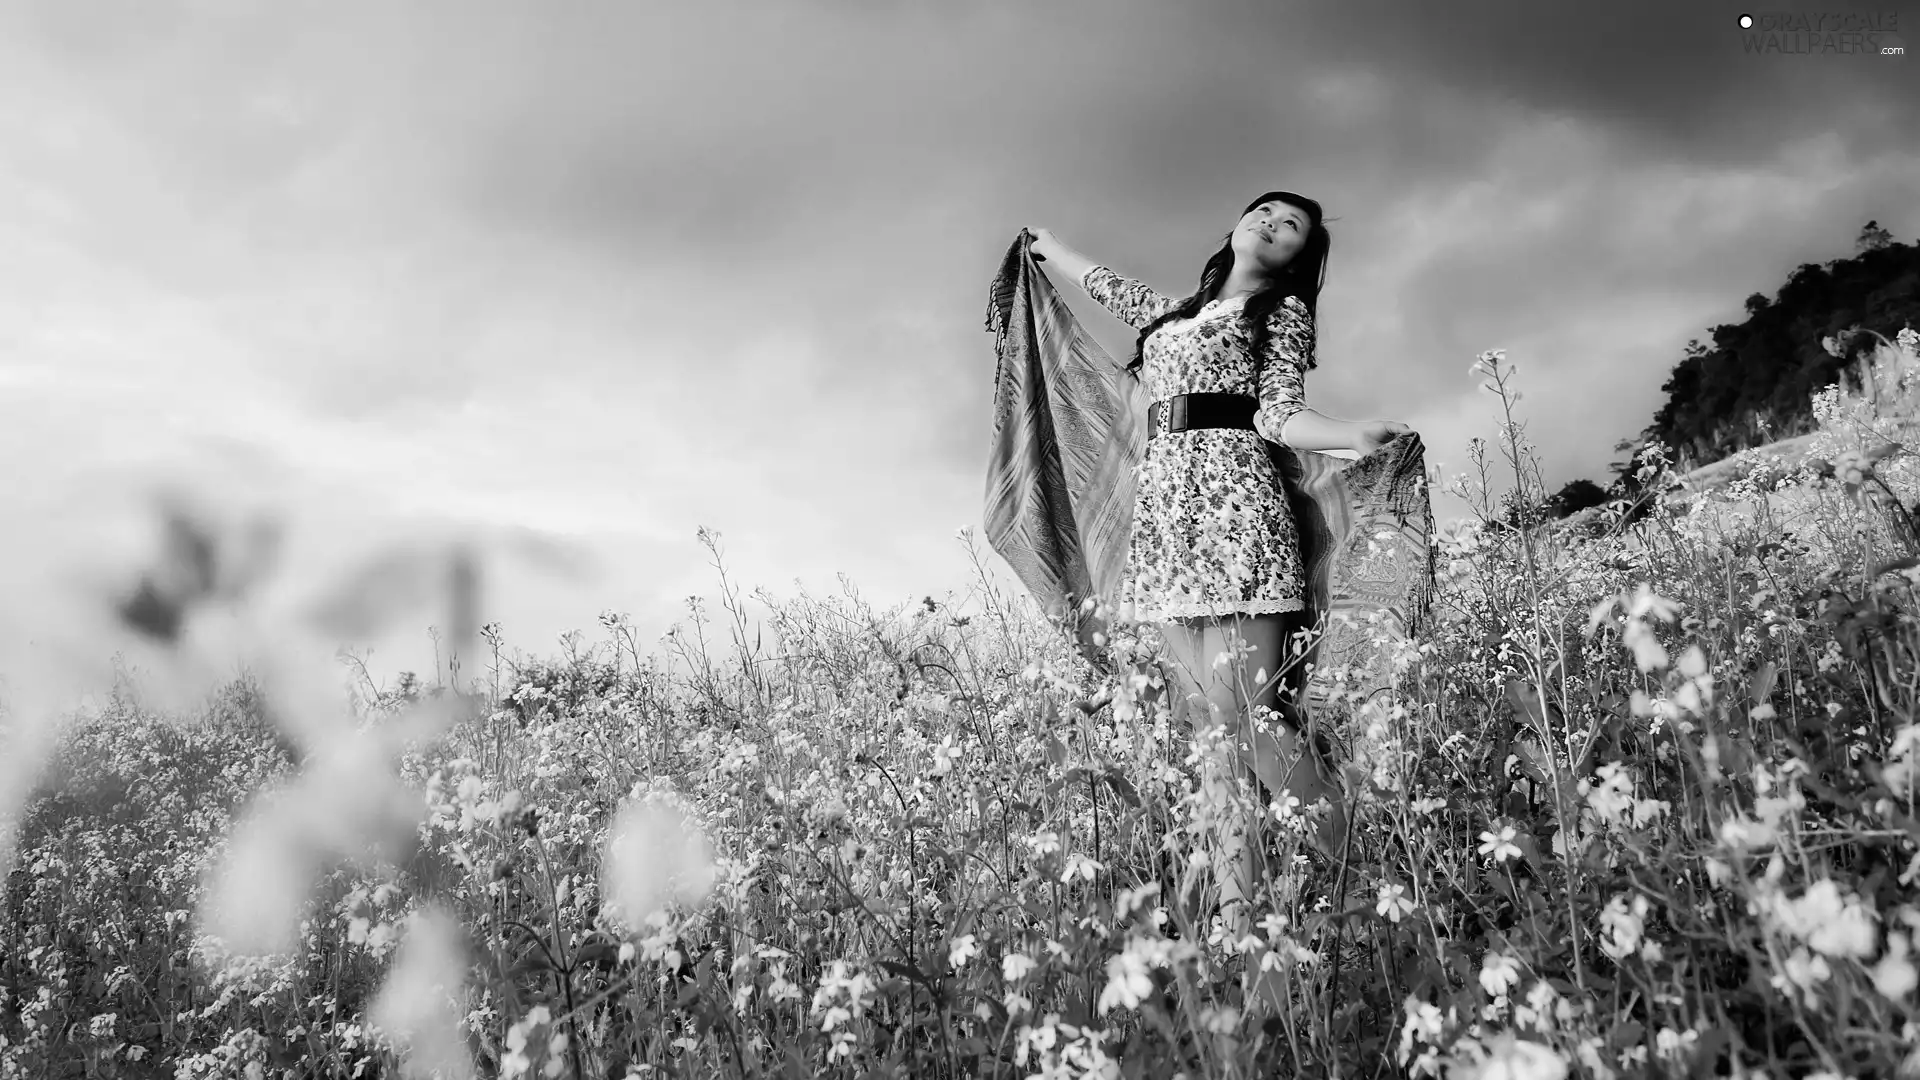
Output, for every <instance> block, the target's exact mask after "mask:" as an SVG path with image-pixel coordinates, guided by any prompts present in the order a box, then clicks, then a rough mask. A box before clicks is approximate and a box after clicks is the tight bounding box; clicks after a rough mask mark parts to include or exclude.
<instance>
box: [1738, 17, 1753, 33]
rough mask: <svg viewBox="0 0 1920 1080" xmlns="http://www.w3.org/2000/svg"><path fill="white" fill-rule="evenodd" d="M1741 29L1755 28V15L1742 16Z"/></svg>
mask: <svg viewBox="0 0 1920 1080" xmlns="http://www.w3.org/2000/svg"><path fill="white" fill-rule="evenodd" d="M1740 29H1742V30H1751V29H1753V16H1751V15H1742V16H1740Z"/></svg>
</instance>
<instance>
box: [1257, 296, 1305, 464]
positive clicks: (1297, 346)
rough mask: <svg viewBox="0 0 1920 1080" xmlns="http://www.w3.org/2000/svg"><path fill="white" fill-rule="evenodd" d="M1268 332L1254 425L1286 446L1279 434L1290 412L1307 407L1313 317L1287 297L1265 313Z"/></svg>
mask: <svg viewBox="0 0 1920 1080" xmlns="http://www.w3.org/2000/svg"><path fill="white" fill-rule="evenodd" d="M1267 331H1268V333H1269V334H1270V335H1271V337H1270V339H1269V340H1268V343H1267V351H1266V355H1265V356H1263V357H1261V364H1260V408H1259V410H1258V411H1257V412H1255V413H1254V415H1253V426H1254V429H1255V430H1256V431H1258V432H1259V433H1260V437H1261V438H1263V439H1266V440H1267V441H1269V442H1277V443H1280V444H1281V445H1283V446H1284V445H1286V441H1285V440H1284V439H1282V438H1281V437H1280V433H1281V432H1282V431H1284V430H1286V426H1287V421H1288V420H1291V419H1292V418H1293V414H1294V413H1297V412H1299V411H1300V410H1302V409H1304V408H1306V407H1307V391H1306V383H1305V375H1306V370H1307V359H1308V358H1309V357H1311V356H1312V355H1313V345H1314V330H1313V316H1311V315H1309V314H1307V309H1306V305H1304V304H1302V303H1301V302H1300V300H1299V298H1298V297H1293V296H1289V297H1287V298H1286V300H1285V301H1283V302H1282V303H1281V305H1280V306H1279V307H1277V308H1275V309H1273V314H1271V315H1269V316H1267Z"/></svg>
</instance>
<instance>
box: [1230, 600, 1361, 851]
mask: <svg viewBox="0 0 1920 1080" xmlns="http://www.w3.org/2000/svg"><path fill="white" fill-rule="evenodd" d="M1300 625H1301V619H1300V617H1299V616H1298V615H1297V614H1291V613H1289V614H1279V615H1251V616H1244V617H1242V619H1241V620H1240V626H1239V632H1240V635H1241V637H1242V638H1244V639H1245V640H1246V642H1247V643H1248V644H1249V645H1250V646H1252V648H1251V649H1250V651H1248V653H1247V654H1246V659H1245V661H1244V666H1243V667H1242V669H1241V672H1242V674H1241V679H1242V682H1241V683H1240V684H1239V688H1240V691H1241V692H1242V693H1244V694H1245V695H1246V696H1245V699H1244V702H1243V704H1242V705H1241V706H1240V708H1239V715H1240V716H1242V717H1248V718H1250V717H1252V716H1253V715H1254V711H1253V709H1252V706H1255V705H1259V706H1264V707H1266V708H1267V709H1271V710H1273V714H1274V717H1275V719H1276V720H1277V721H1278V722H1277V723H1267V724H1263V725H1260V728H1259V730H1252V729H1253V727H1254V726H1253V725H1252V724H1248V725H1246V727H1245V728H1244V729H1243V731H1244V732H1245V734H1246V736H1247V737H1246V738H1243V740H1242V741H1243V742H1245V743H1248V744H1249V751H1248V754H1249V758H1250V761H1249V764H1250V765H1251V766H1252V768H1253V771H1254V775H1256V776H1258V777H1259V778H1260V782H1261V783H1262V784H1264V785H1266V788H1267V792H1268V794H1269V796H1270V797H1272V798H1275V799H1284V798H1285V797H1286V796H1288V795H1291V796H1293V797H1294V798H1297V799H1299V800H1300V806H1299V809H1300V810H1303V811H1304V810H1306V809H1307V808H1309V807H1311V806H1313V805H1314V804H1316V803H1318V802H1319V801H1320V800H1322V799H1325V800H1326V801H1327V804H1328V810H1329V813H1328V815H1327V817H1326V818H1325V819H1323V820H1322V822H1321V825H1320V828H1319V830H1318V831H1317V832H1316V833H1315V834H1314V835H1313V836H1312V837H1310V839H1311V840H1313V841H1314V842H1315V846H1317V847H1319V848H1320V850H1321V852H1322V853H1323V854H1326V855H1327V856H1328V857H1330V858H1337V857H1339V855H1340V845H1341V841H1342V839H1343V838H1344V835H1345V832H1346V806H1345V803H1344V802H1343V800H1342V797H1341V791H1340V783H1339V778H1338V777H1337V776H1336V775H1335V774H1334V772H1333V768H1332V765H1331V763H1329V762H1327V761H1326V760H1324V759H1323V758H1322V757H1321V755H1320V754H1319V753H1318V752H1317V751H1316V750H1315V748H1314V746H1313V745H1312V743H1311V742H1310V741H1309V740H1308V738H1307V733H1306V731H1305V730H1304V729H1303V728H1302V726H1301V719H1302V715H1303V714H1302V711H1301V708H1300V705H1299V703H1297V702H1295V701H1293V700H1290V698H1288V697H1283V695H1282V694H1281V692H1280V691H1281V687H1282V685H1283V684H1285V685H1288V686H1293V687H1296V688H1298V687H1301V686H1303V685H1304V680H1300V679H1298V678H1297V668H1296V667H1291V666H1290V667H1288V669H1287V673H1286V674H1285V675H1284V676H1283V675H1282V674H1281V668H1282V667H1283V666H1284V665H1291V664H1293V663H1294V661H1293V654H1294V650H1293V645H1292V642H1291V641H1290V640H1289V637H1290V635H1291V634H1292V633H1293V632H1294V631H1295V630H1296V629H1298V628H1299V626H1300ZM1232 630H1233V626H1232V624H1231V623H1228V624H1224V625H1223V626H1222V628H1221V630H1220V633H1221V634H1222V638H1223V641H1222V644H1221V645H1220V646H1218V647H1219V648H1221V649H1225V648H1226V644H1225V637H1226V635H1227V634H1229V633H1230V632H1231V631H1232ZM1209 646H1210V647H1212V646H1211V643H1209Z"/></svg>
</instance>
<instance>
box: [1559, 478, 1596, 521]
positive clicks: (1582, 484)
mask: <svg viewBox="0 0 1920 1080" xmlns="http://www.w3.org/2000/svg"><path fill="white" fill-rule="evenodd" d="M1607 501H1608V495H1607V489H1606V488H1603V487H1601V486H1600V485H1599V484H1596V483H1594V482H1593V481H1591V480H1588V479H1586V478H1585V477H1581V478H1580V479H1578V480H1569V481H1567V483H1566V485H1565V486H1564V487H1562V488H1561V489H1560V490H1559V491H1556V492H1554V493H1553V496H1552V497H1551V498H1549V499H1548V500H1547V509H1548V510H1549V511H1550V512H1551V513H1552V514H1553V516H1554V517H1557V518H1563V517H1568V516H1571V515H1573V514H1577V513H1579V512H1580V511H1582V510H1585V509H1587V508H1588V507H1592V506H1605V505H1606V504H1607Z"/></svg>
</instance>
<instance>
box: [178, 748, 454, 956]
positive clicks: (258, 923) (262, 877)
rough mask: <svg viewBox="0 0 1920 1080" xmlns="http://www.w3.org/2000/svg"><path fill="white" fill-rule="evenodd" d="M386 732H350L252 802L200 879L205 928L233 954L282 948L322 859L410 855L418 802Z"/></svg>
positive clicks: (372, 860)
mask: <svg viewBox="0 0 1920 1080" xmlns="http://www.w3.org/2000/svg"><path fill="white" fill-rule="evenodd" d="M400 730H403V731H404V730H405V728H404V727H403V728H401V729H400ZM392 738H393V734H392V729H388V730H384V731H382V730H359V731H355V732H353V733H352V734H350V735H347V736H346V737H344V738H343V739H341V741H340V742H338V743H336V744H335V745H334V746H333V747H331V748H326V749H324V750H322V751H320V752H319V755H318V756H317V757H316V758H315V759H314V760H313V762H312V763H311V765H310V766H309V767H308V768H307V769H306V771H304V772H303V773H302V774H301V775H300V777H299V778H298V779H296V780H295V781H294V782H292V783H291V784H288V785H286V786H284V787H282V788H279V789H277V790H273V791H268V792H266V793H264V794H262V795H261V796H260V797H259V798H258V799H256V800H255V801H254V803H253V804H252V806H251V807H250V808H249V809H248V811H247V813H246V816H245V818H244V820H243V821H242V822H241V823H240V824H239V825H238V826H237V827H236V828H235V829H234V834H233V836H232V838H231V840H230V841H229V844H228V848H227V851H226V854H225V856H224V858H223V859H222V860H221V862H220V864H219V865H218V867H217V868H216V869H215V871H214V873H213V874H212V875H211V878H212V880H211V881H210V882H209V883H208V888H207V892H206V903H205V905H204V906H203V908H202V909H201V917H202V919H203V920H204V928H205V930H206V932H208V933H211V934H213V935H214V936H216V937H219V938H220V939H221V940H222V941H223V943H224V944H225V945H226V947H227V948H229V949H231V950H233V951H234V952H236V953H241V954H250V955H262V954H276V955H278V954H285V953H287V952H289V951H290V950H291V949H292V948H293V946H294V944H295V938H296V935H297V933H298V927H299V921H300V915H301V910H302V908H303V907H304V906H305V904H306V902H307V900H308V899H309V897H310V895H311V890H312V888H313V885H314V883H315V881H316V880H317V879H318V878H319V876H320V875H321V874H322V873H324V872H325V870H326V869H327V868H329V867H330V866H332V865H333V864H334V863H336V862H339V861H346V862H350V863H353V864H356V865H360V866H370V865H374V864H377V863H378V862H381V861H387V862H400V861H403V860H405V859H406V858H408V857H409V856H411V854H412V853H413V851H414V850H415V848H416V847H417V845H418V844H419V842H420V838H419V826H420V822H421V820H422V819H423V818H424V817H425V816H426V803H425V801H424V800H422V799H421V798H420V797H419V795H418V793H417V792H414V791H412V790H411V789H409V788H408V787H407V786H406V785H405V784H403V783H402V782H401V781H400V778H399V776H398V774H397V773H396V771H395V769H394V766H393V764H392V762H393V760H394V756H395V755H394V753H393V751H392V750H391V749H390V747H389V741H390V740H391V739H392Z"/></svg>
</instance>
